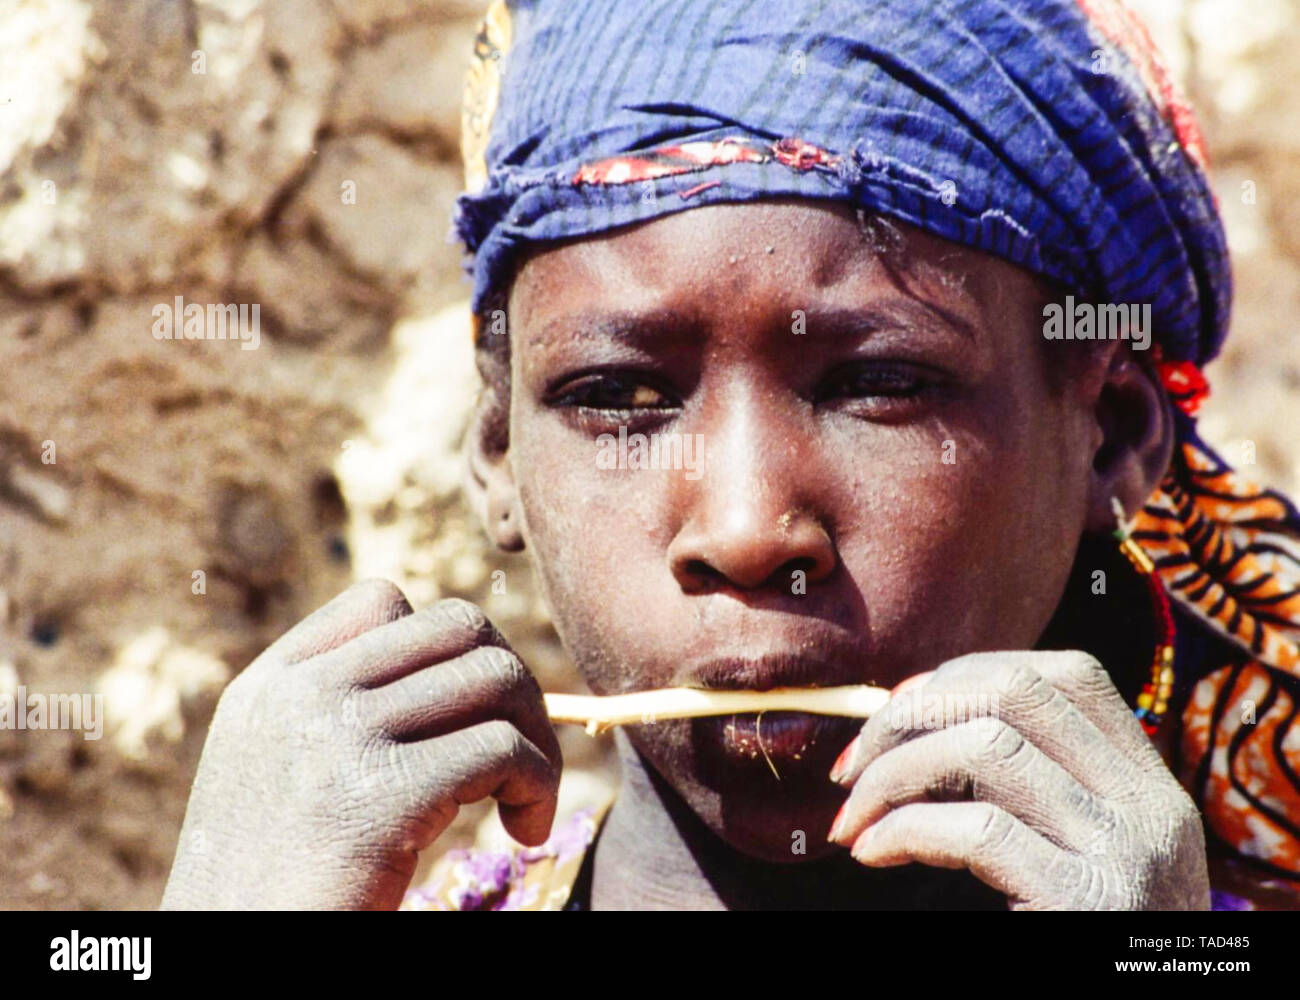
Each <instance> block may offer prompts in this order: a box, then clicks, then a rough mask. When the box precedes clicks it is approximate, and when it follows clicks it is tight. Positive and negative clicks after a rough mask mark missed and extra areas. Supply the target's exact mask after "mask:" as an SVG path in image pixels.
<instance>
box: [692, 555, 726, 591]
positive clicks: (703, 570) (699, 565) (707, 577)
mask: <svg viewBox="0 0 1300 1000" xmlns="http://www.w3.org/2000/svg"><path fill="white" fill-rule="evenodd" d="M680 575H681V578H682V581H683V583H688V584H689V585H690V589H691V590H694V591H696V592H697V593H709V592H712V591H714V590H718V589H720V588H721V587H723V586H724V585H725V584H726V582H727V578H726V577H725V576H723V575H722V574H721V573H719V572H718V571H717V570H716V569H714V568H713V567H712V566H710V565H709V564H708V563H707V562H705V561H704V560H703V559H688V560H687V561H686V562H685V563H684V564H683V566H682V571H681V574H680Z"/></svg>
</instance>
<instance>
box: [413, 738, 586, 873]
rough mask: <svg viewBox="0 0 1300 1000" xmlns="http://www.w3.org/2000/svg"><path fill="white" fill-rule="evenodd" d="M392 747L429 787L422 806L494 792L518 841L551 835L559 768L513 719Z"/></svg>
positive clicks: (435, 808)
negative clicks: (511, 721) (518, 727)
mask: <svg viewBox="0 0 1300 1000" xmlns="http://www.w3.org/2000/svg"><path fill="white" fill-rule="evenodd" d="M390 752H391V753H392V754H393V755H394V756H395V757H396V758H397V760H399V761H401V762H403V763H404V764H405V768H404V773H410V774H411V775H412V776H413V778H414V780H415V781H416V782H417V785H419V786H421V787H423V788H426V789H428V791H427V793H426V795H425V797H423V799H422V800H421V801H420V805H421V806H422V807H423V808H424V809H426V810H429V811H432V812H435V813H436V812H438V811H439V810H440V809H443V808H445V803H446V800H447V798H448V797H451V798H452V799H453V800H454V801H455V802H456V803H457V804H458V805H467V804H469V803H471V802H477V801H479V800H480V799H483V798H486V797H487V796H489V795H490V796H492V797H494V798H495V799H496V800H497V802H498V803H499V805H498V810H499V812H500V815H501V824H502V825H503V826H504V827H505V829H506V832H507V833H509V834H510V836H512V837H514V838H515V840H517V841H519V842H520V843H522V844H528V845H530V846H536V845H538V844H541V843H544V842H545V841H546V838H547V837H548V836H549V835H550V832H551V823H552V822H554V820H555V808H556V795H557V791H558V789H559V785H560V768H559V767H557V766H555V765H553V764H552V763H551V761H550V760H548V759H547V756H546V754H544V753H542V751H541V750H540V749H539V748H538V747H537V746H536V744H534V743H533V742H532V741H531V740H529V739H528V738H527V737H526V736H524V734H523V733H521V732H520V731H519V730H518V729H516V728H515V727H514V726H513V725H511V724H510V723H509V722H503V721H500V720H494V721H492V722H482V723H479V724H478V725H477V726H471V727H469V728H468V729H459V730H457V731H456V732H454V733H448V734H447V735H446V736H439V737H438V738H436V739H433V740H423V741H421V742H419V743H402V744H396V745H393V747H392V749H391V751H390ZM406 768H409V771H407V770H406ZM421 776H425V780H424V781H420V778H421ZM427 846H428V845H427V844H421V845H419V846H417V848H416V849H417V850H419V849H421V848H423V847H427Z"/></svg>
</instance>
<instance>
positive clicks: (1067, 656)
mask: <svg viewBox="0 0 1300 1000" xmlns="http://www.w3.org/2000/svg"><path fill="white" fill-rule="evenodd" d="M981 699H983V702H982V703H983V705H984V708H985V716H986V717H984V718H974V719H970V718H968V720H967V721H964V722H963V721H960V719H959V718H958V719H952V720H948V721H944V719H945V712H944V710H945V708H946V707H949V706H951V707H952V708H956V707H957V706H962V705H964V706H965V707H966V709H967V710H968V711H969V713H970V715H972V716H973V715H975V714H976V711H975V710H977V709H978V708H979V707H980V704H981ZM990 715H991V716H993V717H988V716H990ZM918 723H919V725H918ZM851 746H852V750H851V751H850V752H849V755H848V759H847V761H846V763H845V765H844V766H843V767H842V768H841V771H842V773H837V775H836V777H837V780H839V781H840V783H841V784H846V785H847V784H852V785H853V790H852V792H851V794H850V795H849V799H848V802H847V803H846V804H845V807H844V810H843V811H842V812H841V814H840V817H841V818H840V820H839V821H838V822H837V825H836V827H835V828H834V829H833V831H832V833H833V836H832V838H831V839H833V840H835V841H836V842H838V843H840V844H844V845H845V846H849V845H852V851H853V856H854V857H855V858H857V860H859V861H861V862H862V863H863V864H865V865H871V866H884V865H898V864H904V863H906V862H909V861H917V862H920V863H922V864H927V865H935V866H938V867H942V868H966V869H969V870H970V871H971V872H972V873H973V874H974V875H975V876H977V877H978V878H980V879H981V880H983V881H984V882H986V883H987V884H988V885H990V886H992V887H993V888H995V889H998V890H999V891H1001V892H1004V893H1005V894H1006V895H1007V897H1008V900H1009V902H1010V905H1011V906H1012V907H1013V908H1017V909H1046V908H1067V909H1135V910H1140V909H1170V910H1178V909H1206V908H1208V906H1209V898H1210V885H1209V877H1208V875H1207V872H1206V862H1205V839H1204V833H1203V831H1202V829H1201V818H1200V815H1199V814H1198V812H1197V809H1196V806H1195V804H1194V803H1193V802H1192V799H1191V797H1190V796H1189V795H1188V794H1187V793H1186V792H1185V791H1184V790H1183V788H1182V786H1181V785H1179V784H1178V782H1177V781H1176V780H1175V778H1174V776H1173V774H1171V773H1170V771H1169V769H1168V768H1167V767H1166V766H1165V764H1164V761H1162V760H1161V758H1160V755H1159V753H1157V752H1156V749H1155V747H1154V746H1152V744H1151V741H1150V740H1149V739H1148V738H1147V736H1146V735H1145V734H1144V733H1143V732H1142V729H1141V727H1140V726H1139V725H1138V723H1137V720H1136V719H1135V718H1134V717H1133V714H1132V713H1131V712H1130V711H1129V709H1128V706H1126V705H1125V704H1124V700H1123V699H1122V698H1121V697H1120V695H1119V692H1118V691H1116V690H1115V687H1114V685H1113V684H1112V683H1111V680H1110V677H1109V676H1107V674H1106V671H1105V670H1104V669H1103V668H1102V666H1101V665H1100V664H1099V663H1098V662H1097V661H1096V660H1095V659H1093V658H1092V657H1090V656H1088V655H1086V654H1084V653H1077V652H1065V653H1058V652H1050V653H1049V652H1012V653H978V654H975V655H972V656H963V657H961V658H959V659H956V660H951V661H949V662H948V663H945V664H944V665H943V666H941V667H940V668H939V669H938V670H936V671H935V672H934V673H933V674H932V675H931V676H930V678H929V680H928V681H927V682H925V683H923V684H917V685H909V686H908V688H907V689H906V690H903V691H900V692H899V693H898V694H896V696H895V698H894V699H893V700H891V702H890V704H889V705H888V706H887V707H886V708H885V709H884V710H882V711H881V712H879V713H877V714H876V715H875V716H873V717H872V718H871V719H869V720H868V721H867V724H866V725H865V726H863V728H862V733H861V734H860V736H859V737H858V739H857V740H856V741H855V742H854V743H853V744H851Z"/></svg>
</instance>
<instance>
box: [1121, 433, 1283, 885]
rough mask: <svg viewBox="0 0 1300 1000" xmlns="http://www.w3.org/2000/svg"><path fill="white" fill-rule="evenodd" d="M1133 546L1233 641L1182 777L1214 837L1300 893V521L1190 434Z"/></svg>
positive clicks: (1187, 732) (1184, 756)
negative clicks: (1299, 715)
mask: <svg viewBox="0 0 1300 1000" xmlns="http://www.w3.org/2000/svg"><path fill="white" fill-rule="evenodd" d="M1132 537H1133V539H1134V540H1135V541H1137V542H1138V543H1139V544H1140V545H1141V546H1142V548H1143V549H1144V550H1145V551H1146V552H1147V553H1148V555H1150V556H1151V558H1152V559H1153V561H1154V562H1155V566H1156V572H1157V573H1158V574H1159V576H1160V579H1161V581H1162V582H1163V583H1164V585H1165V588H1166V590H1167V591H1168V593H1169V596H1170V598H1171V599H1172V600H1173V601H1174V602H1175V603H1176V604H1177V605H1178V606H1179V607H1181V608H1182V609H1183V610H1185V611H1186V612H1188V613H1189V614H1190V615H1192V616H1193V617H1194V618H1195V619H1197V620H1198V621H1199V622H1201V623H1202V624H1204V625H1205V626H1206V627H1207V628H1208V629H1209V630H1210V632H1211V633H1213V634H1215V635H1217V636H1218V637H1220V638H1222V639H1223V640H1225V643H1224V645H1223V646H1222V650H1221V651H1220V652H1218V653H1217V654H1216V656H1217V659H1216V656H1212V657H1211V660H1210V663H1209V665H1208V670H1206V671H1204V673H1203V676H1201V677H1200V678H1199V679H1196V680H1195V682H1194V684H1193V685H1192V686H1191V688H1190V691H1189V693H1188V696H1187V700H1186V705H1185V707H1184V709H1183V713H1182V724H1183V730H1182V738H1181V741H1180V747H1179V749H1180V752H1181V774H1180V777H1181V779H1182V780H1183V782H1184V784H1185V785H1186V786H1187V787H1188V789H1189V790H1190V791H1191V792H1192V794H1193V795H1194V796H1195V797H1196V800H1197V804H1198V805H1199V806H1200V807H1201V809H1202V812H1203V813H1204V816H1205V821H1206V826H1207V829H1208V831H1209V833H1210V834H1211V836H1212V837H1213V838H1217V839H1218V840H1219V841H1220V842H1221V843H1222V844H1223V845H1225V846H1227V847H1228V848H1229V849H1230V851H1231V852H1233V853H1235V854H1237V855H1239V856H1240V857H1242V858H1245V859H1249V861H1250V862H1251V863H1252V865H1253V866H1254V867H1255V868H1257V869H1259V870H1260V871H1261V872H1262V873H1264V874H1265V875H1267V876H1271V877H1273V878H1276V879H1282V880H1286V881H1288V882H1290V883H1291V884H1292V886H1293V887H1294V888H1296V889H1300V777H1297V775H1298V774H1300V726H1297V725H1296V720H1297V706H1300V516H1298V515H1297V513H1296V510H1295V508H1294V507H1293V506H1292V505H1291V504H1290V503H1289V502H1288V501H1287V499H1286V498H1285V497H1283V496H1282V495H1281V494H1279V493H1277V492H1274V491H1272V490H1267V489H1263V488H1261V487H1258V486H1256V485H1254V484H1253V483H1250V482H1249V481H1247V480H1246V479H1244V478H1242V477H1241V476H1239V475H1238V474H1237V473H1236V472H1234V471H1233V470H1232V469H1230V468H1229V467H1228V466H1227V465H1226V464H1225V463H1224V462H1223V461H1222V460H1220V459H1219V458H1218V456H1216V455H1215V454H1214V453H1213V452H1211V451H1210V450H1209V449H1208V448H1206V447H1205V446H1204V445H1203V444H1202V443H1201V442H1200V441H1198V440H1197V439H1196V437H1195V435H1194V434H1191V433H1188V434H1184V435H1183V436H1182V438H1181V444H1180V453H1179V454H1178V455H1177V456H1176V458H1175V461H1174V463H1173V466H1172V468H1171V470H1170V472H1169V474H1168V475H1167V476H1166V477H1165V480H1164V482H1163V483H1162V484H1161V486H1160V488H1159V489H1158V490H1157V491H1156V492H1155V494H1154V495H1153V496H1152V497H1151V498H1150V499H1149V500H1148V501H1147V503H1146V505H1145V506H1144V508H1143V510H1142V511H1141V512H1140V513H1139V515H1138V517H1137V519H1136V520H1135V522H1134V527H1133V531H1132Z"/></svg>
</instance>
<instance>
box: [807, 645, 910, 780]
mask: <svg viewBox="0 0 1300 1000" xmlns="http://www.w3.org/2000/svg"><path fill="white" fill-rule="evenodd" d="M933 676H934V671H933V670H926V671H924V672H922V673H919V674H913V675H912V676H911V677H907V678H904V679H903V680H901V681H899V682H898V683H897V684H895V685H894V686H893V687H892V688H891V689H890V691H889V698H890V701H891V702H892V701H893V700H894V699H895V698H898V697H899V696H900V695H903V694H905V693H906V692H908V691H913V690H915V689H917V688H920V687H923V686H924V685H925V684H926V683H927V682H928V681H929V680H930V678H931V677H933ZM889 707H890V706H889V704H886V706H885V708H884V709H882V711H887V710H889ZM876 714H877V715H879V714H880V712H877V713H876ZM865 728H866V724H865V723H864V724H863V729H865ZM861 742H862V730H861V729H860V730H858V735H857V736H855V737H853V739H851V740H849V745H848V746H846V747H845V748H844V749H843V750H842V751H841V752H840V755H839V757H837V758H836V760H835V764H834V766H832V767H831V781H835V782H840V783H843V784H848V775H849V774H850V773H852V775H853V777H854V779H856V778H857V776H858V775H859V774H861V773H862V767H861V765H857V764H856V763H855V758H856V756H857V752H858V746H859V744H860V743H861Z"/></svg>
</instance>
